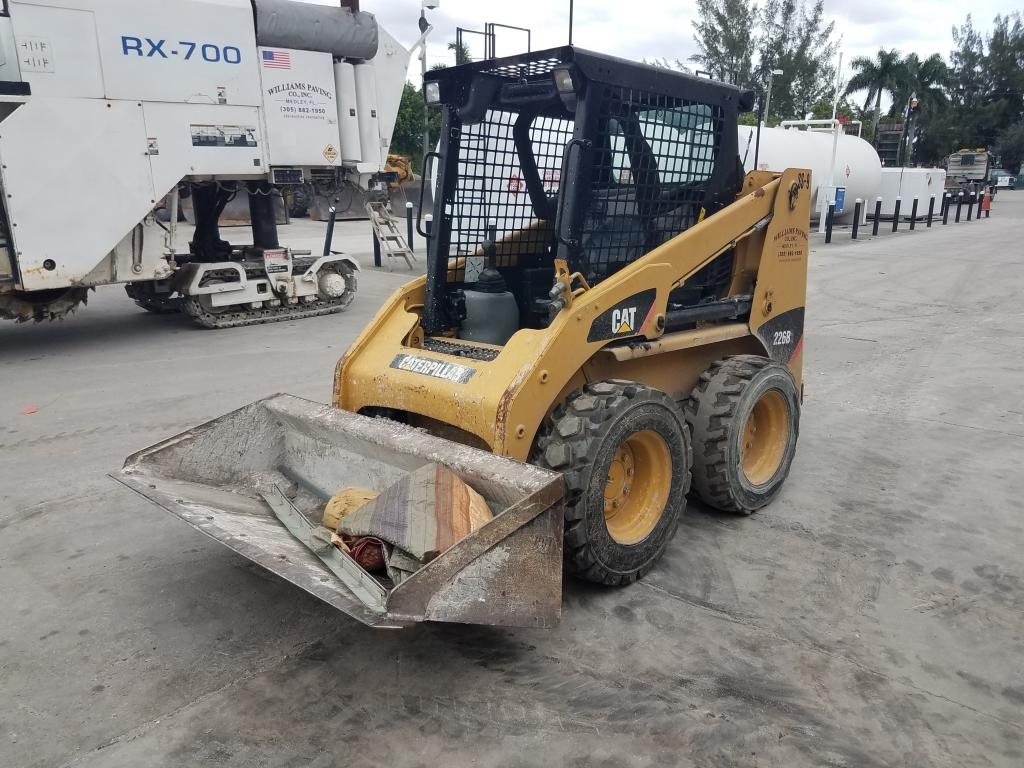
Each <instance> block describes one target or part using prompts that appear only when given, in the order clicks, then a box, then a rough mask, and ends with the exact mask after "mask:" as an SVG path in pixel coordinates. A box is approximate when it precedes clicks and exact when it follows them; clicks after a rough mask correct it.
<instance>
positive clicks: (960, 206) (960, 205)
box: [953, 192, 964, 224]
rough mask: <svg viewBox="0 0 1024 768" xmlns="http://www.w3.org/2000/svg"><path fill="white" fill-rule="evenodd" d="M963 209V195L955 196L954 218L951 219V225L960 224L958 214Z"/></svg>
mask: <svg viewBox="0 0 1024 768" xmlns="http://www.w3.org/2000/svg"><path fill="white" fill-rule="evenodd" d="M963 207H964V193H963V192H961V193H960V194H959V195H957V196H956V218H955V219H953V223H954V224H959V223H960V212H961V211H962V210H963Z"/></svg>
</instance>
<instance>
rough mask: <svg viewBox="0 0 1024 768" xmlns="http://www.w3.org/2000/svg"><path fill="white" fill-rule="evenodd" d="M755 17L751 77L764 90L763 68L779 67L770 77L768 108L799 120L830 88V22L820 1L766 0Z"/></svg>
mask: <svg viewBox="0 0 1024 768" xmlns="http://www.w3.org/2000/svg"><path fill="white" fill-rule="evenodd" d="M758 21H759V34H758V42H757V46H756V48H757V52H758V64H757V67H756V68H755V70H754V79H755V82H756V83H757V85H758V87H759V89H760V90H761V91H762V92H764V90H765V89H766V87H767V85H768V82H769V73H770V72H771V71H772V70H775V69H781V70H782V75H778V76H775V77H774V78H773V80H772V98H771V109H772V113H773V114H774V115H777V116H779V117H780V118H783V119H787V118H796V119H802V118H804V117H806V116H807V115H808V114H809V113H810V112H811V110H812V108H813V107H814V104H815V102H817V101H818V100H819V99H821V98H822V97H823V96H826V95H830V94H831V93H832V91H833V89H834V87H835V85H834V82H835V74H836V70H835V65H834V64H833V61H834V59H835V56H836V42H835V41H834V40H833V33H834V32H835V24H834V23H832V22H829V23H827V24H826V23H825V15H824V3H823V0H815V2H814V3H813V4H811V3H808V2H804V0H766V2H765V4H764V6H763V7H762V8H761V10H760V12H759V14H758ZM765 117H766V121H767V119H769V118H770V117H771V116H770V115H766V116H765Z"/></svg>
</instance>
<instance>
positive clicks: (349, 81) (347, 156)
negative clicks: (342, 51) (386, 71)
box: [334, 61, 363, 163]
mask: <svg viewBox="0 0 1024 768" xmlns="http://www.w3.org/2000/svg"><path fill="white" fill-rule="evenodd" d="M334 82H335V85H336V90H337V93H338V128H339V130H340V133H341V159H342V161H343V162H345V163H358V162H360V161H361V160H362V159H363V153H362V150H361V149H360V143H359V111H358V101H357V99H356V70H355V67H353V66H352V65H351V64H349V63H347V62H344V61H339V62H337V63H336V64H335V65H334Z"/></svg>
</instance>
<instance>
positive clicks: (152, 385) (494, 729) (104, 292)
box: [0, 192, 1024, 768]
mask: <svg viewBox="0 0 1024 768" xmlns="http://www.w3.org/2000/svg"><path fill="white" fill-rule="evenodd" d="M306 226H312V225H306ZM345 226H346V227H348V228H349V229H348V231H349V233H350V236H351V237H352V238H353V240H352V243H353V245H350V246H345V247H348V248H349V249H354V248H355V247H358V243H360V242H365V240H363V239H362V238H364V237H365V230H364V231H363V232H362V233H361V232H360V231H359V230H358V229H353V228H354V227H359V226H361V225H358V224H357V225H348V224H347V225H345ZM282 234H283V236H284V233H282ZM308 236H309V237H310V239H311V241H313V240H315V239H316V237H317V236H318V233H317V232H314V231H312V230H311V231H310V232H309V233H308ZM1022 236H1024V193H1022V192H1017V193H1014V192H1005V193H1001V194H1000V195H999V196H998V197H997V198H996V202H995V204H994V206H993V215H992V218H991V219H989V220H982V221H975V222H971V223H961V224H959V225H952V224H951V225H949V226H947V227H942V226H941V225H939V226H935V227H933V228H932V229H931V230H928V231H918V232H914V233H910V232H900V233H898V234H896V235H886V234H885V233H883V235H882V236H880V237H878V238H876V239H873V240H869V241H863V242H857V243H851V242H849V241H848V240H847V239H846V237H842V238H837V239H836V241H835V242H834V243H833V244H832V245H829V246H825V245H824V244H823V243H822V242H821V239H820V238H818V237H814V238H812V244H814V245H813V247H814V252H813V254H812V266H811V281H810V287H809V291H810V295H809V300H808V310H807V342H806V354H805V358H806V361H807V369H808V370H807V383H806V394H807V400H806V404H805V408H804V412H803V421H802V425H801V426H802V429H801V442H800V448H799V453H798V457H797V460H796V463H795V465H794V467H793V473H792V475H791V478H790V480H789V482H788V484H787V486H786V488H785V489H784V491H783V493H782V495H781V496H780V498H779V499H778V500H777V501H776V502H775V503H774V504H773V505H772V506H771V507H770V508H768V509H766V510H764V511H762V512H761V513H759V514H757V515H755V516H753V517H750V518H737V517H734V516H730V515H722V514H717V513H712V512H710V511H707V510H705V509H702V508H701V507H700V505H698V504H696V503H692V504H691V505H690V511H689V513H688V515H687V517H686V519H685V521H684V523H683V524H682V525H681V526H680V529H679V533H678V535H677V536H676V538H675V540H674V542H673V543H672V545H671V547H670V549H669V552H668V554H667V555H666V557H665V558H664V560H663V561H662V562H661V563H660V565H659V566H658V567H657V568H656V569H655V570H654V571H653V572H652V573H651V574H650V575H649V576H648V577H646V578H645V579H644V580H643V581H642V582H641V583H639V584H637V585H635V586H633V587H630V588H626V589H618V590H610V589H602V588H596V587H593V586H591V585H586V584H581V583H577V582H569V583H568V584H567V586H566V590H565V606H564V616H563V621H562V623H561V625H560V626H559V627H558V628H557V629H555V630H551V631H539V630H506V629H497V628H482V627H460V626H443V625H437V626H434V625H431V626H421V627H418V628H415V629H412V630H407V631H403V632H399V633H380V632H373V631H371V630H368V629H364V628H363V627H361V626H360V625H357V624H356V623H355V622H354V621H351V620H348V619H346V618H345V617H344V616H342V615H340V614H337V613H335V612H334V611H333V610H332V609H330V608H328V607H326V606H324V605H321V604H320V603H319V602H317V601H316V600H315V599H313V598H312V597H309V596H307V595H305V594H304V593H302V592H300V591H298V590H296V589H294V588H292V587H290V586H289V585H287V584H285V583H283V582H281V581H279V580H277V579H276V578H273V577H270V576H268V575H266V574H265V573H263V572H262V571H260V570H259V569H258V568H256V567H255V566H253V565H251V564H249V563H248V562H247V561H245V560H244V559H242V558H241V557H238V556H236V555H234V554H233V553H231V552H230V551H228V550H226V549H224V548H222V547H220V546H219V545H217V544H214V543H213V542H210V541H208V540H206V539H205V538H203V537H202V536H201V535H200V534H198V533H196V532H194V531H193V530H191V529H190V528H187V527H186V526H183V525H182V524H181V523H180V522H177V521H176V520H174V519H173V518H171V517H170V516H168V515H165V514H163V513H162V512H160V511H159V510H157V509H156V508H154V507H151V506H149V505H148V504H147V503H145V502H143V501H142V500H141V499H139V498H138V497H136V496H134V495H133V494H132V493H130V492H129V491H127V490H126V489H124V488H122V487H119V486H118V485H116V484H114V483H113V482H112V481H111V480H109V479H108V478H106V477H105V473H107V472H110V471H115V470H116V469H117V468H118V467H119V466H120V464H121V462H122V460H123V459H124V457H125V456H127V455H128V454H129V453H131V452H133V451H136V450H138V449H140V448H143V447H145V446H147V445H150V444H152V443H154V442H156V441H158V440H160V439H162V438H164V437H167V436H170V435H172V434H175V433H177V432H180V431H182V430H184V429H186V428H187V427H189V426H191V425H194V424H197V423H200V422H203V421H205V420H208V419H210V418H213V417H215V416H217V415H220V414H221V413H224V412H226V411H228V410H231V409H233V408H236V407H239V406H241V405H243V404H245V403H248V402H251V401H253V400H256V399H258V398H261V397H264V396H266V395H268V394H271V393H274V392H279V391H287V392H291V393H293V394H296V395H300V396H303V397H308V398H311V399H315V400H321V401H326V400H327V399H328V398H329V397H330V388H331V377H332V372H333V367H334V364H335V362H336V360H337V359H338V357H339V356H340V355H341V353H342V352H343V351H344V349H345V347H346V346H347V344H348V343H349V342H350V341H351V340H352V338H353V337H354V335H355V334H356V333H357V331H358V330H359V328H360V327H361V326H362V325H363V324H364V323H365V322H367V320H368V319H369V318H370V317H371V316H372V314H373V312H374V311H375V310H376V308H377V307H378V306H379V304H380V303H381V302H382V301H383V300H384V298H385V297H386V296H387V295H388V294H389V293H390V291H391V290H393V289H394V288H395V287H397V286H398V285H399V284H400V283H401V282H402V280H403V279H404V277H403V276H402V272H401V271H400V270H399V271H396V273H395V274H393V275H392V274H387V273H384V272H375V271H366V272H364V273H363V274H362V275H361V276H360V286H361V293H360V296H359V298H358V299H357V300H356V302H355V304H354V305H353V307H352V309H351V310H350V311H349V312H347V313H346V314H342V315H336V316H333V317H325V318H315V319H311V320H304V321H297V322H289V323H281V324H276V325H268V326H260V327H254V328H242V329H235V330H228V331H204V330H201V329H199V328H197V327H195V326H193V325H192V324H191V323H190V322H188V321H187V319H185V318H184V317H180V316H171V317H156V316H152V315H148V314H146V313H144V312H142V311H141V310H138V309H137V308H136V307H135V306H134V305H133V304H132V303H131V302H130V301H128V300H127V299H126V298H125V297H124V295H123V292H122V291H121V289H119V288H105V289H101V290H100V291H98V292H97V294H96V295H95V296H94V298H93V299H92V300H91V302H90V305H89V307H88V308H86V309H84V310H82V311H81V312H80V313H79V314H78V315H77V316H75V317H73V318H72V319H70V320H68V321H66V322H64V323H61V324H56V325H45V326H29V327H25V326H20V327H19V326H14V325H11V324H6V325H2V326H0V393H2V397H0V594H2V595H3V600H2V603H0V691H2V694H0V697H2V698H0V765H3V766H17V767H24V768H44V767H45V768H49V767H50V766H81V767H82V768H100V767H102V768H119V767H120V766H124V767H126V768H128V767H131V768H138V767H140V766H186V765H188V766H191V765H204V766H205V765H211V766H238V767H239V768H242V767H245V768H249V767H250V766H275V767H276V766H295V767H296V768H297V767H298V766H303V767H305V766H312V767H315V768H326V767H327V766H374V768H378V767H380V766H388V767H389V768H392V767H394V768H406V767H408V768H412V767H413V766H428V765H436V764H439V763H443V764H445V765H451V766H488V767H490V766H494V767H495V768H498V767H499V766H500V767H501V768H508V767H517V766H522V767H525V766H554V765H565V766H579V767H580V768H583V767H586V768H591V767H593V766H606V767H607V768H612V767H614V768H620V767H621V766H636V767H638V768H639V767H645V766H663V765H664V766H702V767H703V766H732V765H743V766H760V767H767V766H780V767H781V766H787V767H788V766H848V767H850V768H853V767H854V766H856V767H857V768H863V767H866V766H923V765H928V766H957V767H958V768H964V767H966V766H978V767H979V768H981V767H982V766H986V767H989V766H1007V767H1009V766H1019V765H1021V764H1024V714H1022V713H1024V661H1022V659H1024V582H1022V579H1024V565H1022V562H1024V560H1022V554H1021V553H1022V551H1024V501H1022V498H1024V473H1022V472H1021V470H1020V465H1021V459H1022V457H1024V396H1022V394H1021V382H1022V376H1024V349H1022V341H1021V339H1022V338H1024V308H1022V305H1021V301H1020V296H1021V295H1024V248H1022V247H1021V240H1022ZM365 261H366V260H365V259H364V263H365ZM30 405H32V406H36V407H37V408H38V412H36V413H33V414H31V415H22V414H21V412H22V410H23V409H24V408H26V407H27V406H30Z"/></svg>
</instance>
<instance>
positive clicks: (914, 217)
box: [910, 197, 917, 231]
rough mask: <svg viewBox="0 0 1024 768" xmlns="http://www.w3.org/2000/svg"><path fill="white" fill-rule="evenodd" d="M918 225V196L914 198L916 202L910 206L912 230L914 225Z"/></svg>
mask: <svg viewBox="0 0 1024 768" xmlns="http://www.w3.org/2000/svg"><path fill="white" fill-rule="evenodd" d="M915 226H917V198H916V197H915V198H914V204H913V205H912V206H910V230H911V231H913V230H914V227H915Z"/></svg>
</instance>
